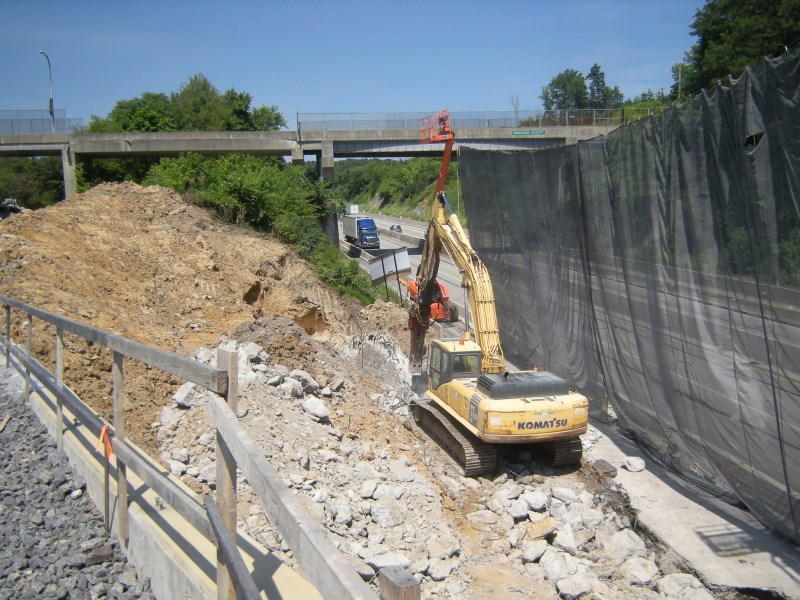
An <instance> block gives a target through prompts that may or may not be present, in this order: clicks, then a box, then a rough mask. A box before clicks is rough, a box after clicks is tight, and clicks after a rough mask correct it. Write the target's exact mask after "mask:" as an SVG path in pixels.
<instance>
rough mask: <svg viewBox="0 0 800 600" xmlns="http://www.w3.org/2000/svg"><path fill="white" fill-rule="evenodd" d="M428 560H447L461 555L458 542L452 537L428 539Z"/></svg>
mask: <svg viewBox="0 0 800 600" xmlns="http://www.w3.org/2000/svg"><path fill="white" fill-rule="evenodd" d="M427 547H428V558H431V559H434V558H435V559H445V558H450V557H451V556H457V555H458V554H460V553H461V546H460V545H459V543H458V540H457V539H456V538H454V537H452V536H437V537H431V538H429V539H428V543H427Z"/></svg>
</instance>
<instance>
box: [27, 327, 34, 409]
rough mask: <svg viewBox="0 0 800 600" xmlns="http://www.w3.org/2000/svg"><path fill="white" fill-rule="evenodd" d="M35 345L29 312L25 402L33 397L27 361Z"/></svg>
mask: <svg viewBox="0 0 800 600" xmlns="http://www.w3.org/2000/svg"><path fill="white" fill-rule="evenodd" d="M32 345H33V315H32V314H30V313H28V324H27V327H26V328H25V354H26V359H27V360H26V361H25V363H26V364H25V402H29V401H30V399H31V369H30V367H29V366H28V364H27V363H29V362H30V360H31V346H32Z"/></svg>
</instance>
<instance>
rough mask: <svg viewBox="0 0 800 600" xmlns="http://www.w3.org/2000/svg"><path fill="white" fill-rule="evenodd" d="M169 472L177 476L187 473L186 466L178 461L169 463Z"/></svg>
mask: <svg viewBox="0 0 800 600" xmlns="http://www.w3.org/2000/svg"><path fill="white" fill-rule="evenodd" d="M169 472H170V473H172V474H173V475H177V476H180V475H183V474H184V473H186V465H185V464H183V463H182V462H179V461H177V460H171V461H169Z"/></svg>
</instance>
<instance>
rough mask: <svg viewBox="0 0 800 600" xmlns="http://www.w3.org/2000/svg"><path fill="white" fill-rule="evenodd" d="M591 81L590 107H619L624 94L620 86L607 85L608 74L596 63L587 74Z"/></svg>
mask: <svg viewBox="0 0 800 600" xmlns="http://www.w3.org/2000/svg"><path fill="white" fill-rule="evenodd" d="M586 79H587V80H588V81H589V108H619V107H620V106H622V102H623V96H622V92H621V91H620V89H619V86H616V85H615V86H614V87H613V88H612V87H611V86H608V85H606V74H605V73H603V68H602V67H601V66H600V65H599V64H597V63H594V64H593V65H592V68H591V69H589V74H588V75H587V76H586Z"/></svg>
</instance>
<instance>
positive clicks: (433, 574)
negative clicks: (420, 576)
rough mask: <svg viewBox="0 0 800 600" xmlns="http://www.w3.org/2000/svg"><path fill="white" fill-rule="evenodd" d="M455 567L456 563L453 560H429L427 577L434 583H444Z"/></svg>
mask: <svg viewBox="0 0 800 600" xmlns="http://www.w3.org/2000/svg"><path fill="white" fill-rule="evenodd" d="M455 566H456V561H454V560H447V559H445V560H442V559H438V558H434V559H431V561H430V564H429V565H428V575H429V576H430V578H431V579H433V580H434V581H444V580H445V579H447V576H448V575H450V573H452V571H453V569H454V568H455Z"/></svg>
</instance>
